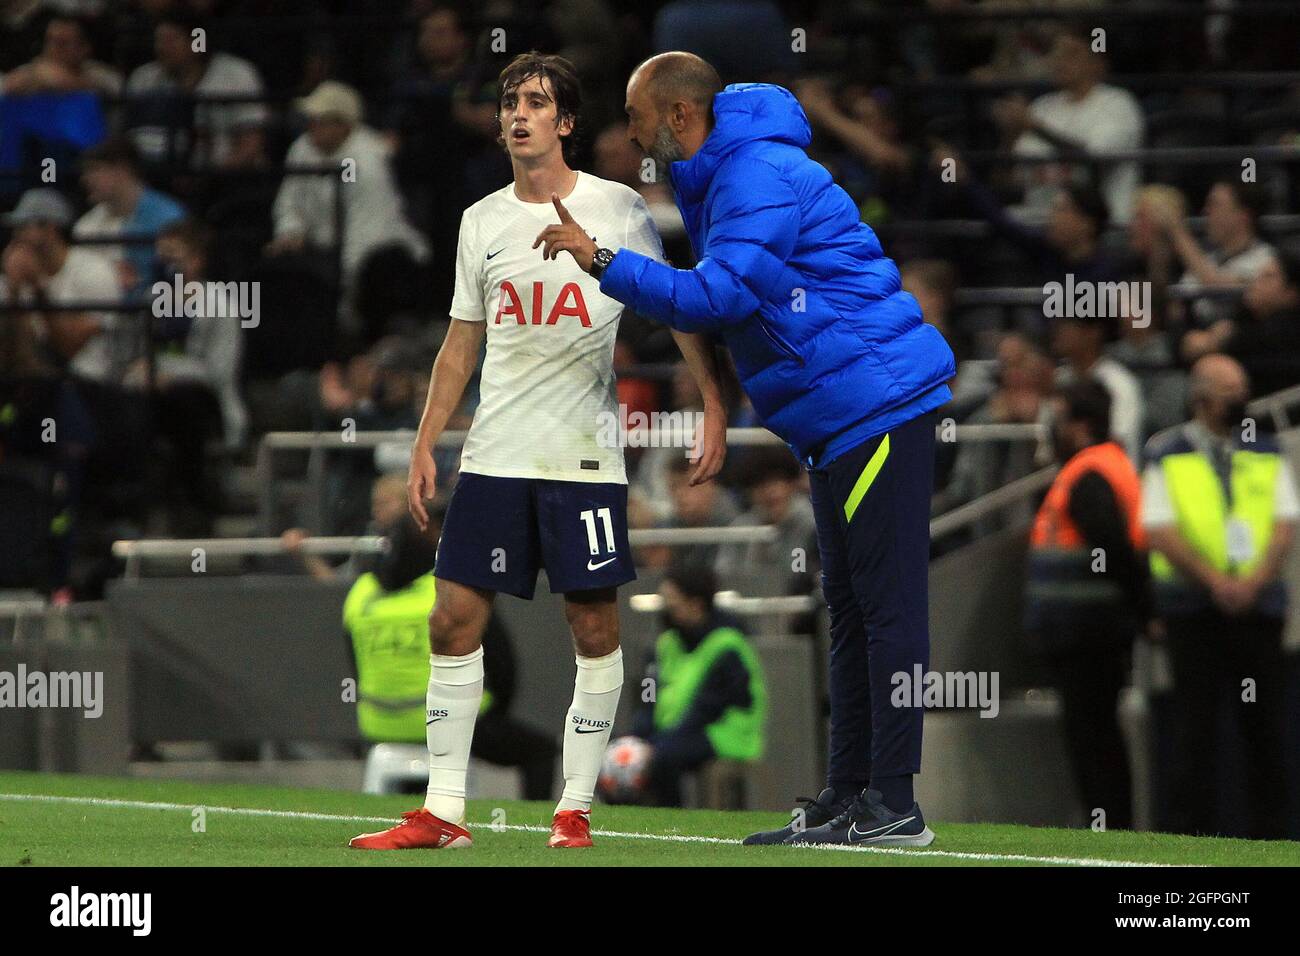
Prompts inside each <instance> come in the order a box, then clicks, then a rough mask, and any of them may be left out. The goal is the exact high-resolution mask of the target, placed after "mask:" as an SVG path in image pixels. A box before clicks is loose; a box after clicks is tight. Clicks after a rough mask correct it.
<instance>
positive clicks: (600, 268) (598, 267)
mask: <svg viewBox="0 0 1300 956" xmlns="http://www.w3.org/2000/svg"><path fill="white" fill-rule="evenodd" d="M613 261H614V253H613V252H611V251H610V250H609V249H597V250H596V252H595V254H594V255H593V256H592V257H591V276H592V278H593V279H595V280H596V281H598V282H599V281H600V277H601V276H602V275H604V274H605V269H607V268H608V267H609V264H610V263H611V262H613Z"/></svg>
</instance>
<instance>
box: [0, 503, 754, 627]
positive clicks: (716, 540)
mask: <svg viewBox="0 0 1300 956" xmlns="http://www.w3.org/2000/svg"><path fill="white" fill-rule="evenodd" d="M776 537H777V529H776V527H775V526H774V525H761V524H760V525H746V526H740V527H736V526H732V525H726V526H721V527H700V528H633V529H631V530H630V531H629V532H628V543H629V544H630V545H631V546H632V547H634V548H640V547H655V546H658V547H668V548H681V547H690V546H692V545H697V544H767V543H769V542H771V541H774V540H776ZM387 548H388V538H385V537H382V536H379V535H356V536H351V537H344V536H333V537H324V536H322V537H307V538H304V539H303V540H302V541H300V542H299V543H298V544H296V545H295V546H293V547H290V546H289V545H287V544H286V543H285V542H284V541H283V539H281V538H277V537H266V538H148V539H135V540H119V541H114V542H113V556H114V557H116V558H122V559H124V560H125V561H126V569H125V574H124V577H125V579H126V580H128V581H137V580H139V579H140V577H141V571H142V568H143V565H144V562H146V561H170V562H174V561H193V560H194V559H195V558H197V557H198V556H199V555H200V554H201V555H202V556H203V557H204V559H205V560H206V559H207V558H256V557H283V556H287V555H293V554H310V555H317V556H327V555H332V556H336V557H337V556H340V555H356V554H382V553H384V552H385V551H386V550H387ZM44 610H45V605H44V603H43V602H38V601H35V600H33V601H30V602H21V601H11V602H4V601H0V617H4V616H5V615H6V613H8V614H9V615H13V614H16V613H19V612H22V611H26V612H35V611H42V612H43V611H44Z"/></svg>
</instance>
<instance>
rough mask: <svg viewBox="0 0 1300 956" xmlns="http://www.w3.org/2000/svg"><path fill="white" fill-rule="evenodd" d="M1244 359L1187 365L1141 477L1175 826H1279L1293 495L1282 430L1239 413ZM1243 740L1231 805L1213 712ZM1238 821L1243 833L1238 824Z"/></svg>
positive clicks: (1272, 830) (1275, 829) (1227, 829)
mask: <svg viewBox="0 0 1300 956" xmlns="http://www.w3.org/2000/svg"><path fill="white" fill-rule="evenodd" d="M1249 392H1250V387H1249V382H1248V379H1247V377H1246V373H1245V370H1244V369H1243V368H1242V367H1241V365H1240V364H1239V363H1238V362H1236V361H1235V360H1234V359H1231V358H1229V357H1227V356H1225V355H1217V354H1216V355H1206V356H1204V357H1202V358H1200V359H1198V360H1197V362H1196V364H1195V365H1193V366H1192V375H1191V385H1190V397H1191V404H1192V415H1193V417H1192V420H1191V421H1189V422H1187V423H1186V424H1184V425H1181V426H1178V427H1177V428H1173V429H1170V430H1168V431H1165V432H1161V433H1160V434H1158V435H1156V436H1154V437H1153V438H1152V439H1151V441H1150V442H1149V443H1148V445H1147V451H1146V460H1147V464H1146V467H1145V469H1144V472H1143V477H1142V523H1143V526H1144V527H1145V528H1146V531H1147V536H1148V538H1149V539H1150V544H1151V549H1152V552H1153V554H1152V558H1151V571H1152V577H1153V579H1154V582H1155V586H1156V587H1155V595H1156V610H1157V613H1158V614H1159V615H1160V619H1161V623H1162V627H1163V635H1164V638H1165V643H1166V646H1167V647H1168V648H1169V653H1170V657H1171V661H1172V664H1173V677H1174V709H1175V713H1176V717H1177V740H1176V741H1175V744H1176V746H1175V754H1176V757H1175V770H1174V775H1173V779H1172V780H1171V781H1170V793H1172V794H1173V795H1174V800H1175V803H1174V805H1173V806H1171V808H1170V812H1171V819H1169V820H1167V821H1162V824H1163V825H1164V826H1167V827H1168V828H1169V829H1172V830H1174V831H1176V832H1180V833H1204V834H1224V833H1229V834H1232V835H1248V836H1251V837H1256V838H1269V839H1278V838H1282V837H1284V836H1285V835H1286V834H1285V824H1284V813H1285V809H1286V806H1287V785H1286V773H1285V772H1284V768H1283V756H1282V753H1283V752H1282V741H1283V738H1284V729H1283V728H1284V722H1283V712H1284V711H1283V708H1284V703H1283V686H1284V685H1283V679H1282V675H1283V673H1284V667H1283V657H1282V631H1283V628H1284V626H1285V623H1286V614H1287V608H1288V603H1289V602H1288V597H1287V593H1286V586H1285V584H1284V582H1283V580H1282V577H1281V574H1282V568H1283V565H1284V563H1285V562H1286V560H1287V556H1288V554H1289V553H1290V550H1291V544H1292V541H1293V538H1294V534H1295V524H1296V518H1297V515H1300V504H1298V503H1297V497H1296V487H1295V477H1294V475H1293V473H1292V469H1291V466H1290V464H1289V463H1288V461H1287V459H1286V457H1285V456H1284V455H1282V454H1281V452H1280V450H1279V448H1278V445H1277V442H1276V440H1275V439H1274V438H1273V437H1272V436H1270V435H1266V434H1263V433H1258V432H1257V431H1256V430H1255V425H1254V422H1253V421H1251V420H1249V419H1246V417H1245V402H1246V398H1247V396H1248V395H1249ZM1223 716H1230V717H1231V718H1232V720H1233V721H1234V722H1235V723H1236V725H1237V730H1238V731H1239V732H1240V734H1241V737H1242V738H1244V744H1245V759H1244V761H1243V763H1244V766H1245V780H1244V784H1245V787H1244V789H1245V791H1246V795H1247V804H1246V806H1245V807H1244V808H1242V807H1239V806H1236V805H1234V809H1233V811H1232V813H1231V815H1230V818H1228V817H1225V815H1224V814H1222V813H1221V812H1220V810H1219V808H1220V807H1221V806H1223V804H1222V802H1221V801H1220V797H1219V789H1220V786H1221V784H1223V782H1224V781H1225V779H1226V778H1225V774H1226V767H1227V764H1226V762H1225V759H1226V755H1225V753H1224V751H1223V748H1222V746H1221V744H1220V735H1219V721H1220V718H1221V717H1223ZM1243 828H1244V831H1245V832H1244V833H1241V832H1238V831H1240V830H1241V829H1243Z"/></svg>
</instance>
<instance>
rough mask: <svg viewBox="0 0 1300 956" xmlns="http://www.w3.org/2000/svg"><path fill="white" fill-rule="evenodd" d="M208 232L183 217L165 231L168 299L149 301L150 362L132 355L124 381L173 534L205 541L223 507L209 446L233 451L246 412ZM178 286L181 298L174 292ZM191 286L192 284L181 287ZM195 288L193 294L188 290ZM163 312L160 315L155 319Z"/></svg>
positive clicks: (237, 336) (237, 346)
mask: <svg viewBox="0 0 1300 956" xmlns="http://www.w3.org/2000/svg"><path fill="white" fill-rule="evenodd" d="M211 246H212V239H211V236H210V234H209V232H208V230H207V227H206V226H204V225H203V224H202V223H200V222H197V221H194V220H184V221H180V222H175V223H172V224H171V225H169V226H166V227H164V229H163V231H162V233H161V235H159V237H158V241H157V249H156V252H157V256H158V260H159V262H160V263H163V264H165V265H166V266H167V267H168V268H169V269H170V270H172V278H171V279H170V280H167V285H168V286H169V289H168V292H167V293H166V296H167V299H166V302H167V303H169V307H167V308H160V307H159V303H160V299H158V298H157V297H156V298H155V306H154V308H153V312H154V317H155V327H154V335H153V337H152V344H153V346H154V355H153V357H152V361H150V360H149V359H146V358H138V359H136V360H135V361H134V362H132V363H131V365H130V366H128V368H127V370H126V372H125V374H124V375H123V377H122V383H123V384H124V385H125V386H126V387H127V388H131V389H139V390H142V391H144V392H146V393H147V395H148V399H149V403H150V407H151V408H152V411H153V425H154V432H155V438H156V439H158V441H159V447H160V451H161V455H160V456H159V458H160V461H161V464H162V470H163V494H162V495H161V496H160V499H161V500H162V501H163V503H164V504H165V506H166V508H167V513H168V522H169V524H170V526H171V528H172V531H173V533H176V534H180V535H191V536H194V537H203V536H206V535H208V534H210V533H211V530H212V529H211V522H212V518H213V516H214V515H216V514H217V513H218V511H219V510H220V507H221V492H220V479H219V475H218V473H217V470H216V468H215V467H214V463H213V462H212V461H210V460H209V445H211V444H217V443H220V444H223V445H225V446H227V447H231V448H239V447H241V446H242V444H243V440H244V435H245V430H246V427H247V422H248V412H247V410H246V408H245V406H244V401H243V397H242V395H241V394H240V391H239V367H240V360H241V358H242V354H243V339H242V335H243V329H242V327H241V321H242V319H241V313H240V308H239V306H240V302H239V300H238V299H237V298H236V297H237V295H238V292H237V287H236V285H235V283H221V282H215V281H212V279H211V277H210V276H209V274H208V261H209V255H210V250H211ZM177 282H179V283H180V287H181V289H182V296H183V298H182V300H181V301H179V302H178V301H177V300H176V297H175V295H174V292H173V291H172V290H174V289H175V288H176V283H177ZM190 283H194V284H195V286H191V287H190V288H189V289H187V288H186V286H187V285H189V284H190ZM194 288H197V289H201V290H202V295H201V296H199V295H197V294H195V293H194V292H192V291H191V289H194ZM160 313H161V314H160Z"/></svg>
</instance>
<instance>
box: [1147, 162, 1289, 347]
mask: <svg viewBox="0 0 1300 956" xmlns="http://www.w3.org/2000/svg"><path fill="white" fill-rule="evenodd" d="M1263 209H1264V196H1263V194H1262V193H1261V192H1260V190H1259V189H1258V187H1256V186H1254V185H1253V184H1251V183H1243V182H1240V181H1239V180H1234V179H1225V180H1221V181H1219V182H1217V183H1215V184H1214V186H1212V187H1211V188H1210V192H1209V195H1208V196H1207V197H1206V199H1205V237H1206V238H1207V239H1208V240H1209V242H1210V248H1209V249H1208V250H1204V249H1202V248H1201V246H1200V244H1199V243H1198V242H1197V241H1196V238H1195V237H1194V236H1193V235H1192V233H1191V230H1190V229H1189V228H1188V226H1187V219H1186V217H1185V216H1182V215H1179V214H1178V212H1177V211H1176V210H1175V209H1174V208H1172V207H1170V206H1164V207H1157V208H1156V210H1155V212H1156V216H1157V222H1158V223H1159V225H1160V227H1161V228H1162V229H1163V230H1164V233H1165V235H1166V236H1168V239H1169V242H1170V244H1171V245H1172V246H1173V249H1174V252H1175V253H1176V254H1177V256H1178V259H1179V261H1180V262H1181V263H1182V265H1183V268H1184V269H1185V270H1186V271H1185V272H1184V273H1183V276H1182V278H1181V279H1180V280H1179V281H1178V285H1179V286H1180V287H1181V288H1183V289H1202V288H1205V289H1240V288H1242V287H1243V286H1245V285H1246V283H1248V282H1250V280H1251V279H1253V278H1255V276H1256V275H1258V274H1259V271H1260V270H1261V269H1263V268H1264V265H1265V264H1266V263H1267V262H1268V261H1269V260H1270V259H1271V258H1272V257H1273V255H1274V249H1273V247H1272V246H1271V245H1269V244H1268V243H1267V242H1265V241H1264V240H1262V239H1261V238H1260V237H1259V217H1260V214H1261V213H1262V212H1263ZM1234 311H1235V303H1234V302H1232V301H1226V302H1225V301H1222V300H1219V301H1215V300H1211V299H1201V300H1198V301H1197V302H1196V303H1195V304H1194V305H1193V306H1192V309H1191V315H1190V317H1189V318H1190V321H1189V322H1188V323H1187V325H1189V326H1190V327H1192V328H1200V329H1203V328H1208V327H1209V326H1211V325H1213V324H1215V323H1216V322H1219V321H1221V320H1223V319H1226V318H1230V317H1231V316H1232V314H1233V312H1234ZM1186 357H1187V358H1188V359H1193V358H1195V356H1191V355H1189V356H1186Z"/></svg>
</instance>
